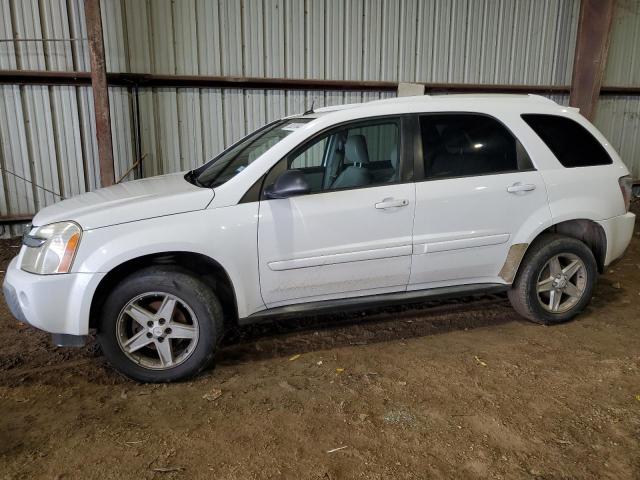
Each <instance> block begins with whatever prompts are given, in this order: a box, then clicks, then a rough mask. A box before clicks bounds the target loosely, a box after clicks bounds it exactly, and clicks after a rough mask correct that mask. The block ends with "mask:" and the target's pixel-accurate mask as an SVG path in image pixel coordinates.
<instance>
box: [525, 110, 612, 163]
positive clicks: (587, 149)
mask: <svg viewBox="0 0 640 480" xmlns="http://www.w3.org/2000/svg"><path fill="white" fill-rule="evenodd" d="M522 119H523V120H524V121H525V122H526V123H527V124H528V125H529V126H530V127H531V128H532V129H533V131H534V132H536V133H537V134H538V136H539V137H540V138H541V139H542V141H543V142H544V143H545V144H546V145H547V147H549V150H551V152H552V153H553V154H554V155H555V156H556V158H557V159H558V161H559V162H560V163H561V164H562V166H563V167H566V168H575V167H592V166H595V165H610V164H611V163H613V162H612V160H611V157H610V156H609V154H608V153H607V151H606V150H605V149H604V147H603V146H602V144H601V143H600V142H599V141H598V140H596V138H595V137H594V136H593V135H591V133H589V131H588V130H587V129H586V128H584V127H583V126H582V125H580V124H579V123H578V122H576V121H575V120H571V119H570V118H566V117H560V116H557V115H541V114H533V113H530V114H524V115H522Z"/></svg>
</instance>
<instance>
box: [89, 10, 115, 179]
mask: <svg viewBox="0 0 640 480" xmlns="http://www.w3.org/2000/svg"><path fill="white" fill-rule="evenodd" d="M84 14H85V18H86V22H87V34H88V37H89V57H90V59H91V87H92V89H93V105H94V110H95V116H96V136H97V137H98V138H97V140H98V157H99V160H100V185H101V186H103V187H108V186H109V185H113V184H114V182H115V175H114V171H113V144H112V139H111V115H110V113H109V88H108V85H107V68H106V62H105V56H104V39H103V36H102V16H101V14H100V0H84Z"/></svg>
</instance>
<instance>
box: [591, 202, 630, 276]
mask: <svg viewBox="0 0 640 480" xmlns="http://www.w3.org/2000/svg"><path fill="white" fill-rule="evenodd" d="M635 222H636V216H635V215H634V214H633V213H631V212H627V213H626V214H624V215H619V216H617V217H613V218H609V219H607V220H601V221H599V222H598V223H599V224H600V225H601V226H602V228H603V229H604V233H605V235H606V237H607V254H606V256H605V259H604V264H605V265H609V264H611V262H613V261H615V260H617V259H619V258H620V257H621V256H622V255H623V254H624V252H625V250H626V249H627V247H628V246H629V243H631V237H633V229H634V226H635Z"/></svg>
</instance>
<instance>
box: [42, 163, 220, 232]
mask: <svg viewBox="0 0 640 480" xmlns="http://www.w3.org/2000/svg"><path fill="white" fill-rule="evenodd" d="M212 199H213V190H212V189H210V188H200V187H197V186H195V185H192V184H190V183H189V182H187V181H186V180H185V179H184V172H182V173H175V174H171V175H163V176H160V177H151V178H145V179H142V180H134V181H131V182H126V183H120V184H118V185H113V186H111V187H107V188H101V189H99V190H96V191H94V192H89V193H85V194H83V195H78V196H77V197H73V198H70V199H68V200H63V201H62V202H59V203H56V204H54V205H51V206H50V207H46V208H44V209H42V210H40V212H38V214H37V215H36V216H35V217H34V218H33V224H34V225H37V226H41V225H47V224H49V223H55V222H60V221H64V220H73V221H75V222H77V223H78V224H80V226H81V227H82V228H83V229H84V230H90V229H92V228H98V227H106V226H109V225H115V224H118V223H126V222H133V221H136V220H143V219H145V218H151V217H161V216H163V215H174V214H177V213H185V212H191V211H194V210H202V209H203V208H206V206H207V205H209V203H210V202H211V200H212Z"/></svg>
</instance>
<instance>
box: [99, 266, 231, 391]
mask: <svg viewBox="0 0 640 480" xmlns="http://www.w3.org/2000/svg"><path fill="white" fill-rule="evenodd" d="M165 317H166V318H165ZM223 320H224V319H223V314H222V307H221V306H220V302H219V301H218V299H217V297H216V296H215V294H214V293H213V291H212V290H211V289H210V288H209V287H208V286H207V285H206V284H205V283H203V282H202V281H200V280H199V279H198V278H196V277H194V276H193V275H192V274H190V273H188V272H186V271H184V270H182V269H180V268H177V267H171V266H161V267H148V268H145V269H143V270H140V271H138V272H136V273H134V274H132V275H130V276H129V277H127V278H125V279H124V280H123V281H122V282H121V283H120V284H118V285H117V287H116V288H114V290H113V291H112V292H111V293H110V294H109V296H108V297H107V299H106V301H105V303H104V305H103V308H102V313H101V317H100V319H99V325H98V333H97V340H98V343H99V344H100V347H101V348H102V351H103V352H104V355H105V357H106V358H107V360H108V362H109V363H110V364H111V365H112V366H113V367H114V368H115V369H116V370H118V371H119V372H121V373H123V374H124V375H126V376H127V377H129V378H131V379H133V380H137V381H139V382H145V383H146V382H152V383H155V382H173V381H176V380H184V379H187V378H189V377H192V376H194V375H196V374H197V373H199V372H200V371H202V369H204V368H205V367H206V366H207V365H209V364H210V363H211V362H212V360H213V357H214V355H215V352H216V349H217V346H218V344H219V342H220V340H221V338H222V333H223V325H224V321H223Z"/></svg>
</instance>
